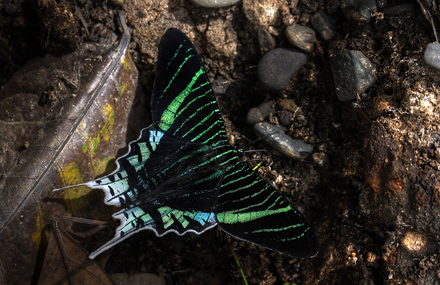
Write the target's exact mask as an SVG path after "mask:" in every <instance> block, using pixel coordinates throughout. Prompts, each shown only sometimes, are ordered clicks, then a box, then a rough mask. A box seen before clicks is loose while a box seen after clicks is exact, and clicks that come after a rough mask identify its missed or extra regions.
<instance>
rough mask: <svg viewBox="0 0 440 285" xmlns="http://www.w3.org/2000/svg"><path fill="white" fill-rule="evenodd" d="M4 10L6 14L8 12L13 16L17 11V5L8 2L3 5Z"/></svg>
mask: <svg viewBox="0 0 440 285" xmlns="http://www.w3.org/2000/svg"><path fill="white" fill-rule="evenodd" d="M5 12H6V14H8V15H9V16H13V15H15V13H17V6H15V5H14V4H12V3H8V4H6V6H5Z"/></svg>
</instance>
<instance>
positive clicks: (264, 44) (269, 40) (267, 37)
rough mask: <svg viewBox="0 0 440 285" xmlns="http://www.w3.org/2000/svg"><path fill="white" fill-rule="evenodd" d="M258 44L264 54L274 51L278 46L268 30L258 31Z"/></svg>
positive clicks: (261, 29)
mask: <svg viewBox="0 0 440 285" xmlns="http://www.w3.org/2000/svg"><path fill="white" fill-rule="evenodd" d="M258 43H259V45H260V51H261V52H262V54H264V53H266V52H268V51H270V50H273V49H274V48H275V44H276V42H275V39H274V38H273V36H272V35H271V34H270V33H269V31H268V30H267V29H266V28H259V29H258Z"/></svg>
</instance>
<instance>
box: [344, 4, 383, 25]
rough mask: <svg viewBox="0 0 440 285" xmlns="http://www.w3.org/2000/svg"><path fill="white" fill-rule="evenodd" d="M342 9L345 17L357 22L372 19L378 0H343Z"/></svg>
mask: <svg viewBox="0 0 440 285" xmlns="http://www.w3.org/2000/svg"><path fill="white" fill-rule="evenodd" d="M341 9H342V12H343V13H344V15H345V17H347V18H348V19H350V20H353V21H356V22H366V21H368V20H370V19H371V17H372V12H371V11H375V10H377V5H376V0H341Z"/></svg>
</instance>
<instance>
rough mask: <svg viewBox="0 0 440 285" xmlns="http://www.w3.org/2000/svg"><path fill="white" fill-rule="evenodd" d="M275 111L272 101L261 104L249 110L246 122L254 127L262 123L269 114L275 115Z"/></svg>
mask: <svg viewBox="0 0 440 285" xmlns="http://www.w3.org/2000/svg"><path fill="white" fill-rule="evenodd" d="M275 112H276V109H275V107H274V102H273V101H267V102H263V103H261V104H260V105H258V107H254V108H251V109H249V111H248V113H247V116H246V122H247V123H248V124H249V125H255V124H256V123H259V122H262V121H264V119H265V118H266V117H267V116H268V115H269V114H270V113H272V114H275Z"/></svg>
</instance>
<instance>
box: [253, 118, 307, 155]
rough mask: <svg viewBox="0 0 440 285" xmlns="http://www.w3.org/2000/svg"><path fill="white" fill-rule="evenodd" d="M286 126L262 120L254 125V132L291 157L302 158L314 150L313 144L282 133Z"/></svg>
mask: <svg viewBox="0 0 440 285" xmlns="http://www.w3.org/2000/svg"><path fill="white" fill-rule="evenodd" d="M282 130H285V128H284V127H281V126H276V125H272V124H269V123H267V122H261V123H258V124H255V125H254V132H255V134H256V135H257V136H258V137H259V138H262V139H263V141H265V142H266V143H268V144H269V145H271V146H272V147H273V148H275V149H277V150H279V151H280V152H281V153H282V154H284V155H285V156H287V157H288V158H290V159H295V160H302V159H304V158H306V157H307V156H309V155H310V154H311V153H312V152H313V145H310V144H307V143H305V142H303V141H300V140H294V139H292V138H291V137H289V136H288V135H286V134H284V133H282V132H281V131H282Z"/></svg>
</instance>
